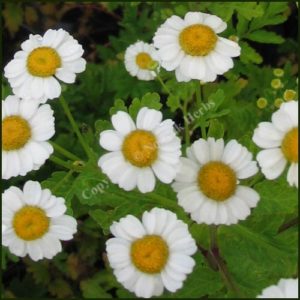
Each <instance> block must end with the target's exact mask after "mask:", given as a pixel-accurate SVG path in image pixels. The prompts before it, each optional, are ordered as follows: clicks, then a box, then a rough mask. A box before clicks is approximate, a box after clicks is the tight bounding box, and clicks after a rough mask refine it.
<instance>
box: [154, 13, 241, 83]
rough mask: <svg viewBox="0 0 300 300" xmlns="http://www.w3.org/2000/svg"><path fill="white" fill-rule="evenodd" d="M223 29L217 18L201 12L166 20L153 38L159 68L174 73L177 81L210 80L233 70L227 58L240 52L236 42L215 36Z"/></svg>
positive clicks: (223, 23) (224, 25)
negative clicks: (182, 17)
mask: <svg viewBox="0 0 300 300" xmlns="http://www.w3.org/2000/svg"><path fill="white" fill-rule="evenodd" d="M226 27H227V25H226V23H225V22H223V21H222V20H221V19H220V18H219V17H217V16H214V15H209V14H205V13H201V12H188V13H187V14H186V15H185V17H184V19H181V18H180V17H178V16H172V17H170V18H169V19H167V20H166V22H165V23H164V24H163V25H161V26H160V27H159V28H158V30H157V31H156V33H155V36H154V38H153V41H154V46H155V47H156V48H158V53H159V56H160V59H161V66H162V67H163V68H165V69H166V70H167V71H173V70H175V74H176V78H177V80H178V81H190V80H191V79H197V80H202V81H204V82H209V81H214V80H215V79H216V76H217V75H221V74H223V73H225V72H227V71H228V70H229V69H231V68H232V67H233V61H232V58H231V57H236V56H239V55H240V52H241V49H240V47H239V45H238V44H237V43H236V42H233V41H231V40H228V39H225V38H223V37H219V36H218V35H217V34H218V33H220V32H222V31H224V30H225V29H226Z"/></svg>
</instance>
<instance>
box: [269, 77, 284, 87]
mask: <svg viewBox="0 0 300 300" xmlns="http://www.w3.org/2000/svg"><path fill="white" fill-rule="evenodd" d="M271 86H272V88H273V89H276V90H277V89H280V88H282V87H283V84H282V82H281V80H280V79H279V78H275V79H272V81H271Z"/></svg>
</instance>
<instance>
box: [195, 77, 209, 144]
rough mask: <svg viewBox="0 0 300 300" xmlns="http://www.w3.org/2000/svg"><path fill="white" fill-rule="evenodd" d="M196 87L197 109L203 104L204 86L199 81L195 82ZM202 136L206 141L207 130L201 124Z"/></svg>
mask: <svg viewBox="0 0 300 300" xmlns="http://www.w3.org/2000/svg"><path fill="white" fill-rule="evenodd" d="M195 86H196V103H197V107H198V108H200V107H201V104H202V102H203V95H202V86H201V84H200V82H199V81H197V80H196V81H195ZM200 127H201V136H202V138H203V139H206V129H205V124H204V123H201V126H200Z"/></svg>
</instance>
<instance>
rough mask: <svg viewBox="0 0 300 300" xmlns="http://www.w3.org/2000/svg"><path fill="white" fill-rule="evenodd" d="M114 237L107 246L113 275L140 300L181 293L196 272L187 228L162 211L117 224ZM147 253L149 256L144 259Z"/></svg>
mask: <svg viewBox="0 0 300 300" xmlns="http://www.w3.org/2000/svg"><path fill="white" fill-rule="evenodd" d="M110 229H111V232H112V234H113V235H114V236H115V237H114V238H111V239H109V240H108V241H107V242H106V252H107V257H108V260H109V263H110V265H111V267H112V268H113V272H114V275H115V276H116V278H117V280H118V282H120V283H121V284H122V285H123V286H124V287H125V288H126V289H128V290H129V291H131V292H133V293H135V295H136V296H137V297H141V298H150V297H152V296H160V295H162V293H163V291H164V288H166V289H167V290H169V291H171V292H175V291H177V290H178V289H180V288H181V287H182V286H183V284H184V280H185V279H186V277H187V275H188V274H190V273H191V272H192V270H193V268H194V265H195V261H194V259H193V258H192V257H191V256H192V255H193V254H194V253H195V252H196V251H197V246H196V243H195V241H194V239H193V238H192V236H191V234H190V233H189V231H188V227H187V225H186V224H185V223H183V222H182V221H181V220H178V219H177V216H176V215H175V214H174V213H172V212H170V211H168V210H165V209H162V208H153V209H152V210H150V211H145V212H144V213H143V216H142V220H141V221H140V220H139V219H137V218H136V217H134V216H132V215H127V216H126V217H124V218H122V219H120V221H119V222H114V223H113V225H112V226H111V228H110ZM145 253H147V255H145Z"/></svg>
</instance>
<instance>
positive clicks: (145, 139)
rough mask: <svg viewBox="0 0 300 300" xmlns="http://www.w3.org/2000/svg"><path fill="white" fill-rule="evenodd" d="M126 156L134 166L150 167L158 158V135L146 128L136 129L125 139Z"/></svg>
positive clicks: (124, 152)
mask: <svg viewBox="0 0 300 300" xmlns="http://www.w3.org/2000/svg"><path fill="white" fill-rule="evenodd" d="M122 151H123V154H124V157H125V158H126V159H127V160H128V161H129V162H130V163H131V164H132V165H134V166H137V167H140V168H143V167H149V166H151V165H152V163H153V162H154V161H155V160H156V159H157V152H158V151H157V143H156V137H155V136H154V135H153V134H152V133H151V132H150V131H146V130H135V131H133V132H131V133H130V134H128V135H127V136H126V138H125V140H124V143H123V146H122Z"/></svg>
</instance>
